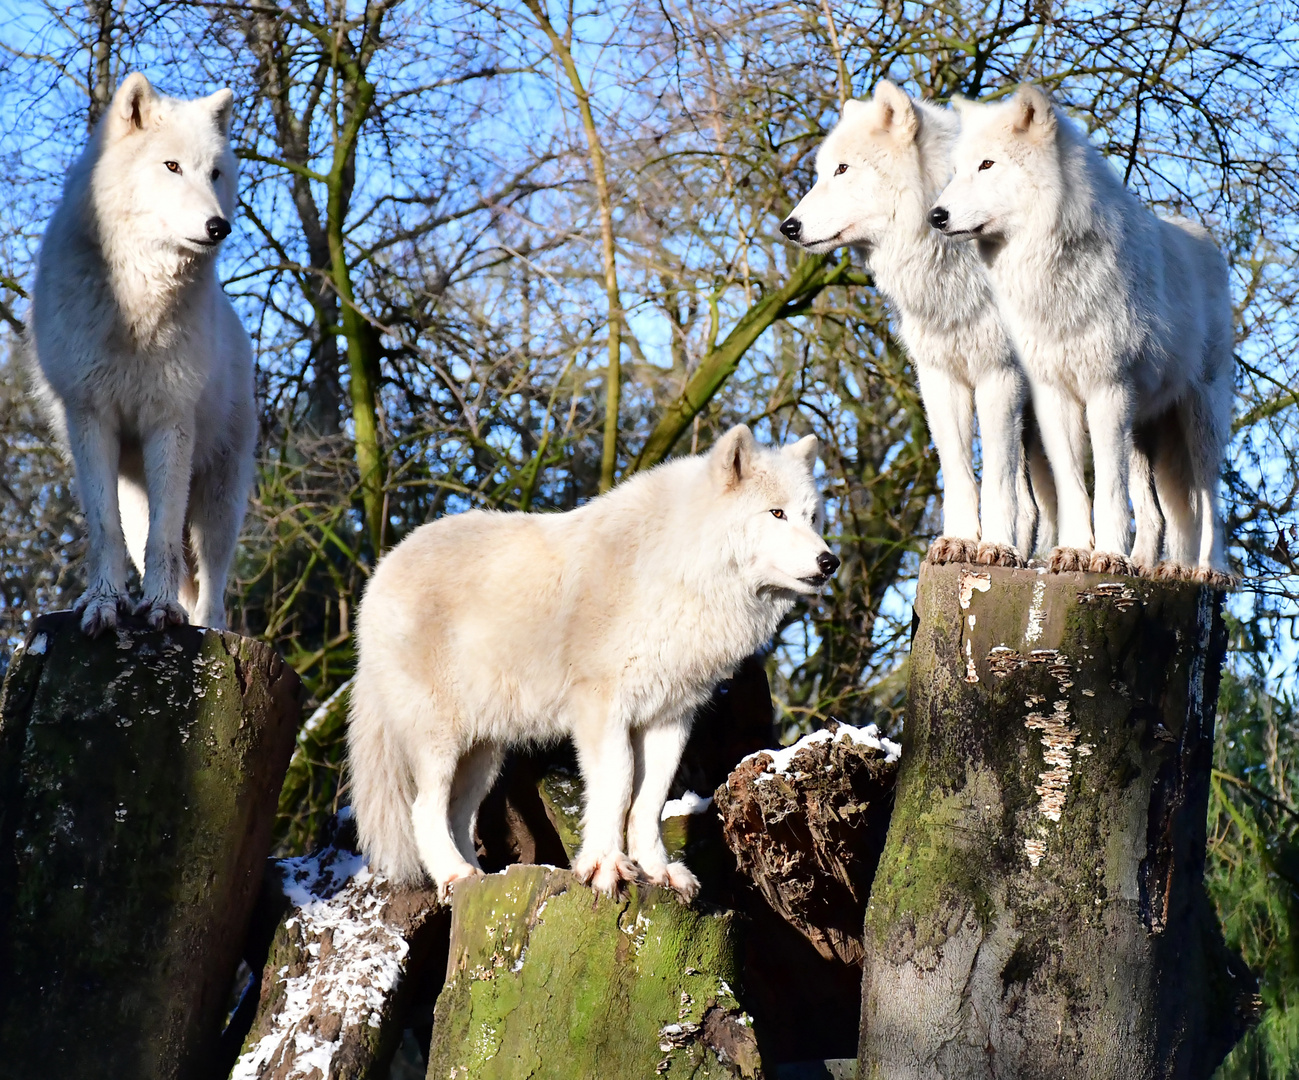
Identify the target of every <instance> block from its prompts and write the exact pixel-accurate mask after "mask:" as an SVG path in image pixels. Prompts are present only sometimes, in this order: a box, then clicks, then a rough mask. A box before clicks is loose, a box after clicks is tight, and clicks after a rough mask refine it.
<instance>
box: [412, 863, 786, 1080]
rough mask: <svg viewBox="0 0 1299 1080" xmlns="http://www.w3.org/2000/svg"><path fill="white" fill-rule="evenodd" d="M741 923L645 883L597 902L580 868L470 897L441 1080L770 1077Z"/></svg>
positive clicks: (452, 975)
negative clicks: (742, 968)
mask: <svg viewBox="0 0 1299 1080" xmlns="http://www.w3.org/2000/svg"><path fill="white" fill-rule="evenodd" d="M735 949H736V934H735V926H734V916H733V915H732V914H731V913H729V912H707V911H703V910H700V909H699V908H697V907H689V906H686V905H685V904H682V903H681V901H680V900H679V899H678V897H677V896H676V895H675V894H674V893H671V892H668V891H666V890H662V889H652V888H641V887H639V886H636V885H633V886H631V887H630V888H629V890H628V895H627V897H626V898H625V899H622V900H611V899H608V898H605V897H597V896H596V894H595V893H593V892H592V891H591V890H590V889H589V888H588V887H587V886H585V885H582V884H581V883H579V882H578V880H577V879H576V878H575V877H574V876H573V875H572V874H571V873H569V872H568V871H566V870H554V869H551V868H549V867H544V866H512V867H510V868H509V869H508V870H506V871H505V872H504V873H503V874H493V875H491V876H490V877H483V878H477V879H473V880H471V881H467V882H462V883H461V884H459V885H457V886H456V889H455V892H454V894H453V899H452V922H451V951H450V956H449V958H448V961H447V981H446V985H445V986H444V988H443V990H442V994H441V996H440V997H439V998H438V1003H437V1010H436V1013H435V1017H434V1023H433V1043H432V1046H431V1047H430V1050H429V1069H428V1076H429V1078H430V1080H450V1078H453V1077H455V1078H468V1077H473V1080H515V1078H517V1077H520V1076H528V1077H532V1078H533V1080H572V1078H573V1077H587V1076H591V1077H595V1076H598V1077H600V1078H601V1080H645V1078H646V1077H650V1078H653V1077H656V1076H663V1077H669V1078H672V1077H679V1078H684V1077H702V1076H712V1077H728V1078H729V1077H760V1076H762V1075H763V1073H762V1063H761V1060H760V1058H759V1055H758V1046H757V1042H756V1040H755V1038H754V1034H753V1028H752V1026H751V1024H750V1023H749V1020H748V1017H747V1016H746V1015H745V1014H744V1013H743V1012H742V1011H741V1009H740V1006H739V1002H738V1001H737V1000H736V998H735V995H734V993H733V992H732V989H731V987H732V986H734V985H738V984H737V974H738V973H737V970H736V959H735Z"/></svg>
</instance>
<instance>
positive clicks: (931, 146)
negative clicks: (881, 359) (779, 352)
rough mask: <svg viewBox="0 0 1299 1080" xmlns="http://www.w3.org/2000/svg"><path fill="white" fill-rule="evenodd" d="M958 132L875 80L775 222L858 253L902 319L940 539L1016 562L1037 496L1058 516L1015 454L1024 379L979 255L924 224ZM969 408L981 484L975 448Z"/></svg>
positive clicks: (969, 553)
mask: <svg viewBox="0 0 1299 1080" xmlns="http://www.w3.org/2000/svg"><path fill="white" fill-rule="evenodd" d="M957 129H958V122H957V119H956V117H955V116H953V115H952V114H951V113H949V112H948V111H947V110H946V109H941V108H939V107H937V106H935V105H932V104H930V103H928V102H924V101H915V100H913V99H911V98H909V97H907V95H906V94H904V93H903V92H902V91H901V90H900V89H898V88H897V87H896V86H894V85H893V84H892V83H890V82H888V81H882V82H880V84H879V85H878V86H877V87H876V89H875V96H874V98H873V100H871V101H869V102H863V101H849V102H847V104H846V105H845V106H844V112H843V117H842V118H841V119H840V121H839V123H838V124H837V125H836V126H835V128H834V130H833V131H831V132H830V134H829V135H828V136H827V137H826V140H825V142H824V143H823V144H822V145H821V148H820V150H819V151H818V153H817V182H816V185H815V186H814V187H813V188H812V190H811V191H809V192H808V193H807V194H806V195H805V196H804V197H803V199H802V201H801V202H799V204H798V206H797V207H795V208H794V211H793V212H792V213H791V214H790V216H789V219H787V221H786V222H785V224H784V225H783V226H782V231H785V232H786V235H790V229H791V226H792V223H797V226H798V231H797V233H796V234H795V235H794V237H793V238H794V239H796V240H797V241H798V242H799V243H801V244H802V245H803V246H804V247H805V248H808V249H809V250H811V251H830V250H833V249H834V248H836V247H838V246H840V245H841V244H855V245H859V246H860V247H861V248H862V249H864V251H865V253H866V256H867V259H868V261H869V263H870V268H871V271H872V272H873V274H874V276H875V283H876V285H877V286H878V288H879V290H880V291H881V292H882V293H883V294H884V295H885V297H887V298H888V300H889V301H890V302H891V303H892V305H893V306H894V307H895V308H896V309H897V311H898V314H899V315H900V326H899V335H900V336H901V338H902V341H903V344H905V346H906V348H907V352H908V354H909V355H910V357H911V360H912V362H913V363H914V365H915V369H916V376H917V379H918V381H919V384H920V393H921V397H922V398H923V400H924V404H925V415H926V416H927V418H928V420H929V429H930V432H931V433H932V435H933V439H934V445H935V447H936V448H937V450H938V460H939V464H940V465H941V467H942V471H943V484H944V491H943V534H944V538H947V539H948V543H947V544H946V545H945V547H946V549H947V550H948V551H950V552H952V553H954V554H955V555H956V557H964V558H970V557H978V558H980V559H981V560H982V561H987V562H992V561H1005V560H1006V559H1007V558H1008V557H1009V558H1010V561H1022V560H1021V559H1020V558H1019V557H1020V556H1024V555H1029V554H1031V553H1032V550H1033V547H1034V532H1035V527H1036V525H1037V520H1038V509H1039V507H1038V503H1039V502H1041V503H1042V504H1043V505H1042V510H1043V517H1044V521H1043V525H1044V533H1046V534H1047V535H1048V536H1049V532H1050V528H1051V524H1050V518H1051V516H1052V515H1053V505H1052V501H1053V500H1052V492H1051V489H1050V475H1049V472H1048V470H1047V469H1046V468H1045V461H1044V460H1043V461H1041V468H1039V469H1037V470H1035V474H1034V480H1035V481H1037V482H1038V484H1039V485H1040V486H1041V490H1039V491H1037V493H1036V494H1037V498H1035V497H1034V491H1033V485H1031V484H1030V482H1029V478H1028V475H1027V467H1026V462H1025V460H1024V454H1023V445H1024V440H1023V436H1024V430H1023V429H1024V404H1025V400H1026V398H1027V396H1028V384H1027V381H1026V379H1025V377H1024V374H1023V371H1022V369H1021V368H1020V365H1019V362H1018V360H1017V358H1016V356H1015V352H1014V349H1013V347H1012V346H1011V343H1010V339H1009V337H1008V336H1007V334H1006V331H1005V329H1004V327H1003V326H1002V324H1001V319H1000V317H999V315H998V313H997V308H996V304H995V302H994V301H993V297H992V290H991V287H990V286H989V284H988V280H987V275H986V274H985V272H984V269H983V267H982V265H981V264H980V262H979V259H978V257H977V256H976V254H975V253H974V252H973V251H972V250H970V248H969V245H967V244H961V243H959V242H956V241H953V240H950V239H948V238H947V237H945V236H942V235H941V234H939V233H937V232H935V231H934V230H933V229H932V228H930V226H929V224H928V223H927V221H926V214H927V213H928V211H929V208H930V206H931V205H932V204H933V200H934V198H935V196H936V195H937V194H938V192H939V191H940V190H942V187H943V185H944V184H945V183H946V182H947V178H948V176H949V175H950V171H951V168H950V155H951V147H952V144H953V143H954V142H955V140H956V135H957ZM976 405H977V406H978V415H979V427H980V434H981V438H982V442H983V484H982V491H981V492H980V490H979V487H978V486H977V485H976V483H975V477H974V457H973V446H972V444H973V438H974V412H975V406H976ZM1033 445H1035V444H1033ZM1038 456H1039V458H1040V451H1039V454H1038ZM1039 478H1040V479H1039ZM980 539H981V540H982V541H983V543H982V545H981V546H979V548H978V554H977V556H976V555H975V544H976V542H977V541H979V540H980ZM952 540H955V541H964V542H965V543H963V544H962V543H956V544H952V543H951V542H950V541H952ZM1050 542H1051V541H1050V540H1049V539H1047V540H1046V543H1047V544H1049V543H1050ZM943 548H944V545H943V544H936V545H935V547H934V549H933V550H934V552H937V551H939V550H942V549H943ZM1010 548H1013V549H1016V551H1014V552H1009V551H1008V550H1007V549H1010Z"/></svg>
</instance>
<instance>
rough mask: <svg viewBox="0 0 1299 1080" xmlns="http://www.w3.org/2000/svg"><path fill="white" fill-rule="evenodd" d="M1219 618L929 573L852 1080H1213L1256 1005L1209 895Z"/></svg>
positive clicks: (1157, 599) (954, 572) (1022, 577)
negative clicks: (1248, 1006) (1247, 1004)
mask: <svg viewBox="0 0 1299 1080" xmlns="http://www.w3.org/2000/svg"><path fill="white" fill-rule="evenodd" d="M1218 605H1219V601H1218V599H1217V597H1216V595H1215V594H1214V593H1213V592H1212V591H1211V590H1208V589H1207V588H1203V587H1200V586H1196V585H1194V584H1190V583H1176V582H1154V581H1143V580H1137V579H1130V578H1109V577H1104V576H1101V575H1092V574H1054V575H1044V574H1037V573H1034V572H1033V571H1011V570H1003V569H984V568H971V567H963V566H960V565H954V566H946V567H935V566H930V565H926V566H925V567H924V568H923V570H922V573H921V580H920V584H919V589H918V591H917V602H916V608H917V623H916V633H915V638H914V643H913V648H912V656H911V671H910V678H911V682H910V695H909V701H908V710H907V715H906V727H905V731H904V736H903V747H904V750H903V755H902V767H901V772H900V774H899V780H898V792H897V802H896V807H895V810H894V816H893V823H892V825H891V827H890V832H889V836H888V840H887V843H886V845H885V850H884V854H883V856H882V857H881V860H880V865H879V869H878V871H877V873H876V878H875V885H874V890H873V892H872V895H871V900H870V904H869V906H868V909H867V915H866V922H865V945H866V953H867V955H866V962H865V965H864V966H865V971H864V980H863V1002H862V1032H861V1046H860V1053H859V1058H860V1065H861V1071H862V1076H863V1078H864V1080H870V1078H876V1077H888V1078H890V1080H892V1078H901V1077H907V1078H916V1080H919V1078H921V1077H925V1078H929V1077H933V1078H938V1077H944V1078H949V1077H950V1078H953V1080H955V1078H960V1080H979V1078H983V1077H989V1078H991V1077H993V1076H997V1077H1038V1076H1041V1077H1048V1076H1050V1077H1079V1078H1081V1077H1088V1078H1092V1077H1095V1078H1100V1077H1106V1078H1111V1077H1123V1078H1128V1077H1130V1078H1133V1080H1148V1078H1152V1077H1174V1076H1176V1077H1188V1078H1190V1077H1208V1076H1209V1075H1210V1074H1211V1072H1212V1070H1213V1067H1214V1065H1215V1064H1216V1062H1217V1061H1218V1060H1220V1058H1221V1057H1222V1055H1223V1054H1224V1053H1225V1052H1226V1050H1227V1049H1228V1048H1229V1047H1230V1046H1231V1044H1232V1042H1234V1040H1235V1038H1236V1037H1237V1036H1238V1034H1239V1031H1240V1030H1241V1025H1242V1022H1243V1010H1242V1000H1243V999H1244V998H1246V997H1247V996H1248V993H1249V986H1248V984H1249V979H1248V973H1247V972H1245V971H1244V970H1243V967H1242V966H1241V965H1239V962H1238V961H1234V960H1233V958H1231V957H1230V956H1229V955H1228V953H1227V950H1226V948H1225V946H1224V945H1223V944H1222V941H1221V936H1220V934H1219V933H1218V929H1217V925H1216V922H1215V921H1214V918H1213V914H1212V909H1211V908H1210V907H1209V905H1208V902H1207V898H1206V896H1205V894H1204V888H1203V882H1202V871H1203V858H1204V814H1205V801H1206V798H1207V784H1208V775H1209V767H1210V761H1211V751H1212V728H1213V708H1214V702H1215V701H1216V697H1217V681H1218V673H1219V670H1220V666H1221V662H1222V656H1223V649H1224V644H1225V637H1224V632H1223V629H1222V622H1221V618H1220V615H1219V613H1218Z"/></svg>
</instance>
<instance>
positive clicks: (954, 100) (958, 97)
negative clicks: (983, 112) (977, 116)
mask: <svg viewBox="0 0 1299 1080" xmlns="http://www.w3.org/2000/svg"><path fill="white" fill-rule="evenodd" d="M947 104H948V105H950V106H951V107H952V111H953V112H954V113H956V115H957V116H963V115H964V114H965V110H966V109H967V108H968V107H969V106H971V105H973V104H974V102H973V101H971V100H970V99H969V98H967V97H965V96H964V95H962V94H953V95H952V96H951V98H950V99H948V102H947Z"/></svg>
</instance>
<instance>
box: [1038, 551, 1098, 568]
mask: <svg viewBox="0 0 1299 1080" xmlns="http://www.w3.org/2000/svg"><path fill="white" fill-rule="evenodd" d="M1091 561H1092V553H1091V552H1090V551H1088V550H1087V549H1086V548H1072V547H1058V548H1052V549H1051V554H1050V556H1048V558H1047V560H1046V566H1047V569H1048V570H1050V571H1051V573H1053V574H1064V573H1068V572H1069V571H1071V570H1086V569H1088V568H1089V567H1090V566H1091Z"/></svg>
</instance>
